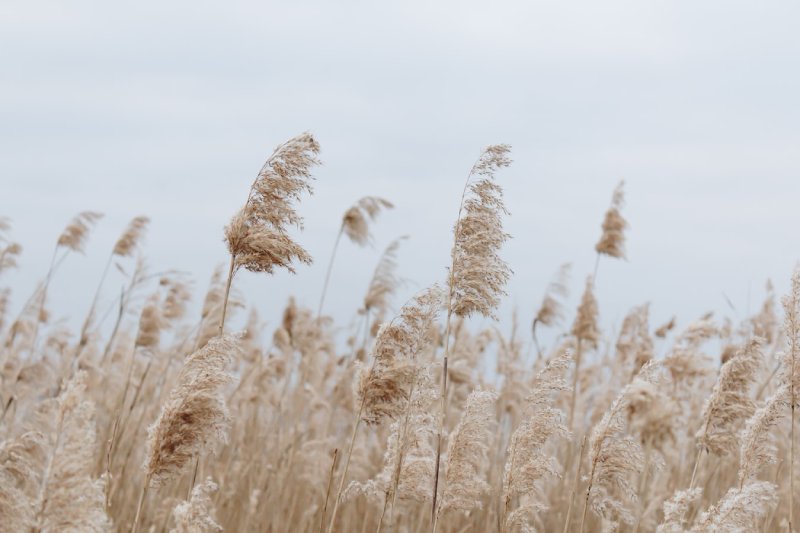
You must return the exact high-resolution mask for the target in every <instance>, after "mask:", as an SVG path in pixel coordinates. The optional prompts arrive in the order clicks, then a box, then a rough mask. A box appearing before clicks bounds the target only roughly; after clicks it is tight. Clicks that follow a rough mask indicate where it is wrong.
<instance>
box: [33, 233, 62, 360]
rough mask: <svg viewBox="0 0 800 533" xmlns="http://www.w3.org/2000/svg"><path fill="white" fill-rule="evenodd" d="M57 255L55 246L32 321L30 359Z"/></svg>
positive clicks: (34, 350) (34, 347)
mask: <svg viewBox="0 0 800 533" xmlns="http://www.w3.org/2000/svg"><path fill="white" fill-rule="evenodd" d="M57 254H58V245H56V248H55V250H53V257H52V258H51V259H50V268H49V269H48V270H47V276H46V277H45V280H44V286H42V299H41V300H40V302H39V309H37V311H36V318H35V319H34V321H33V323H34V325H33V336H32V339H31V351H30V357H33V354H34V353H35V352H36V341H37V339H38V337H39V323H40V322H41V316H42V310H43V309H44V303H45V300H47V289H48V288H49V286H50V280H51V279H52V278H53V269H54V267H55V264H56V255H57Z"/></svg>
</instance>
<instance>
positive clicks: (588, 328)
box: [572, 276, 600, 348]
mask: <svg viewBox="0 0 800 533" xmlns="http://www.w3.org/2000/svg"><path fill="white" fill-rule="evenodd" d="M593 289H594V283H593V281H592V278H591V276H590V277H588V278H586V288H585V289H584V291H583V296H582V297H581V303H580V305H578V313H577V314H576V315H575V321H574V322H573V323H572V334H573V335H574V336H575V338H576V339H578V340H579V341H581V342H582V343H585V345H586V346H587V347H590V348H596V347H597V343H598V341H599V340H600V330H599V328H598V326H597V300H596V299H595V297H594V291H593Z"/></svg>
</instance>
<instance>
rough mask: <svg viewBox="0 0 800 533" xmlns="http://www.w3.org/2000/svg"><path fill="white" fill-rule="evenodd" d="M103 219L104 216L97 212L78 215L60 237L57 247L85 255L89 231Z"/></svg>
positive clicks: (85, 212) (84, 212)
mask: <svg viewBox="0 0 800 533" xmlns="http://www.w3.org/2000/svg"><path fill="white" fill-rule="evenodd" d="M101 218H103V214H102V213H97V212H95V211H83V212H81V213H78V215H76V216H75V218H73V219H72V221H70V223H69V224H67V227H66V228H64V231H63V232H61V235H59V237H58V241H57V246H63V247H64V248H68V249H70V250H72V251H73V252H80V253H83V249H84V247H85V246H86V240H87V239H88V238H89V231H90V230H91V229H92V227H93V226H94V225H95V224H96V223H97V221H98V220H100V219H101Z"/></svg>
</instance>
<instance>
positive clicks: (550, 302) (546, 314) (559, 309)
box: [533, 263, 572, 330]
mask: <svg viewBox="0 0 800 533" xmlns="http://www.w3.org/2000/svg"><path fill="white" fill-rule="evenodd" d="M571 268H572V265H571V264H570V263H564V264H563V265H561V267H559V269H558V274H556V276H555V278H553V280H552V281H551V282H550V283H549V284H548V285H547V289H546V290H545V293H544V298H542V305H541V306H539V310H538V311H537V312H536V316H535V317H534V319H533V329H534V330H535V329H536V325H537V324H541V325H543V326H548V327H550V326H554V325H556V324H557V323H558V321H559V320H561V319H562V318H563V317H564V304H563V302H562V301H563V300H564V299H565V298H566V297H567V296H569V288H568V287H567V282H568V281H569V272H570V269H571Z"/></svg>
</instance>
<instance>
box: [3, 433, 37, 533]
mask: <svg viewBox="0 0 800 533" xmlns="http://www.w3.org/2000/svg"><path fill="white" fill-rule="evenodd" d="M44 454H45V450H44V435H42V434H41V433H40V432H38V431H28V432H26V433H23V434H22V435H20V436H19V437H17V438H14V439H9V440H5V441H3V442H2V443H0V530H2V531H8V532H13V531H27V530H30V529H31V528H32V527H34V525H35V522H34V520H35V518H36V509H35V500H36V496H37V493H38V481H39V477H40V476H41V472H40V471H39V468H40V465H43V464H44V463H45V455H44Z"/></svg>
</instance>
